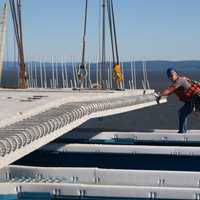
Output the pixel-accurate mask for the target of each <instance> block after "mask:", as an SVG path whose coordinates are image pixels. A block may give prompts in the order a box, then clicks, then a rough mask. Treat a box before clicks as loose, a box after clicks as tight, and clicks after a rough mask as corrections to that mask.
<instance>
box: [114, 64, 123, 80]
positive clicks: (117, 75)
mask: <svg viewBox="0 0 200 200" xmlns="http://www.w3.org/2000/svg"><path fill="white" fill-rule="evenodd" d="M113 71H114V74H115V79H117V80H118V81H122V80H123V76H122V72H121V67H120V65H119V64H115V65H114V67H113Z"/></svg>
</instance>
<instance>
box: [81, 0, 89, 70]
mask: <svg viewBox="0 0 200 200" xmlns="http://www.w3.org/2000/svg"><path fill="white" fill-rule="evenodd" d="M87 13H88V0H86V2H85V19H84V31H83V49H82V60H81V65H82V66H85V46H86V31H87Z"/></svg>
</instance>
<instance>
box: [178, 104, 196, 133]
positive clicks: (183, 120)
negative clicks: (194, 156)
mask: <svg viewBox="0 0 200 200" xmlns="http://www.w3.org/2000/svg"><path fill="white" fill-rule="evenodd" d="M192 111H193V107H192V104H191V102H186V103H185V104H184V105H183V107H182V108H181V109H180V110H179V112H178V114H179V133H186V132H187V121H188V115H189V114H191V113H192Z"/></svg>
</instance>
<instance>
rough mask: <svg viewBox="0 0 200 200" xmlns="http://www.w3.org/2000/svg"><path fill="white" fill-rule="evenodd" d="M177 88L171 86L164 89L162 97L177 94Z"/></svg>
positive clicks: (161, 93)
mask: <svg viewBox="0 0 200 200" xmlns="http://www.w3.org/2000/svg"><path fill="white" fill-rule="evenodd" d="M175 90H176V87H173V86H169V87H168V88H166V89H164V90H163V91H161V92H160V94H159V95H160V96H169V95H171V94H172V93H173V92H175Z"/></svg>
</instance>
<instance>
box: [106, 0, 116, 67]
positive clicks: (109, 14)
mask: <svg viewBox="0 0 200 200" xmlns="http://www.w3.org/2000/svg"><path fill="white" fill-rule="evenodd" d="M107 10H108V22H109V28H110V39H111V48H112V57H113V64H115V50H114V42H113V27H112V15H111V6H110V0H107Z"/></svg>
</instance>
